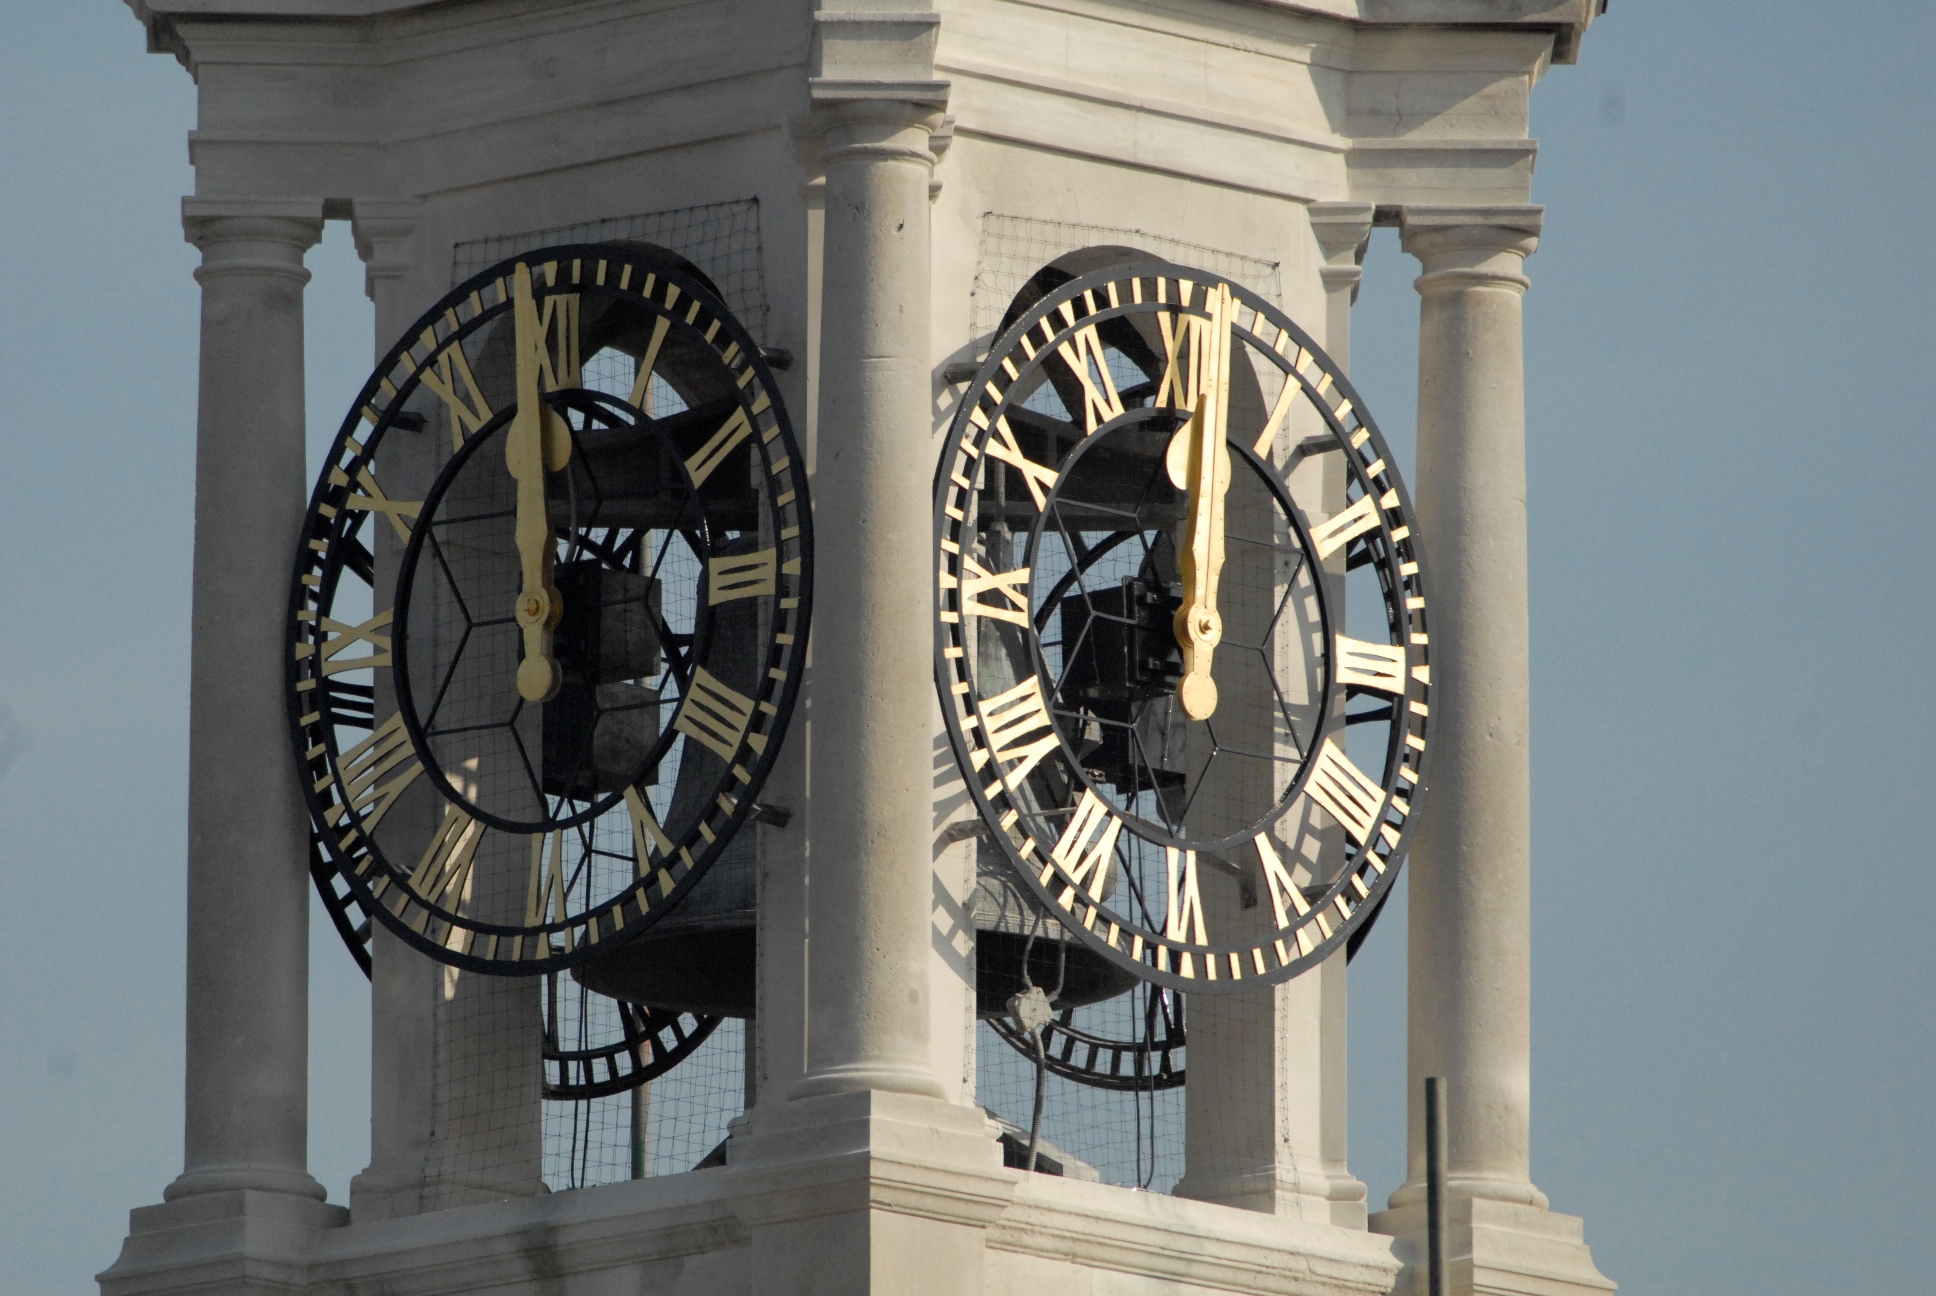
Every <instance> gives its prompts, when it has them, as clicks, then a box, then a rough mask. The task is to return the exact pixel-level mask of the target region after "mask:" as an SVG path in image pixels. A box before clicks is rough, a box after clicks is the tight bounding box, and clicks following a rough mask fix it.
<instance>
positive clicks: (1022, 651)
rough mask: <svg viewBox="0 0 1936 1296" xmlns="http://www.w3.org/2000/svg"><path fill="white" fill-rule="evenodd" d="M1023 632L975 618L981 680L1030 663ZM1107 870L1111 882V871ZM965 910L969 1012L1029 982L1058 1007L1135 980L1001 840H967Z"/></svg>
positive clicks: (1000, 1010) (997, 1002)
mask: <svg viewBox="0 0 1936 1296" xmlns="http://www.w3.org/2000/svg"><path fill="white" fill-rule="evenodd" d="M1023 633H1024V632H1023V631H1022V629H1021V627H1019V626H1011V625H1008V624H1007V623H1005V622H997V621H990V620H988V619H985V618H984V619H982V620H981V622H980V624H979V626H978V634H977V641H976V645H975V655H976V660H977V664H978V666H979V670H980V674H981V677H982V679H983V680H985V681H989V682H991V685H992V686H993V687H997V688H999V687H1005V686H1006V685H1007V684H1012V683H1014V682H1016V681H1019V680H1020V679H1022V678H1023V677H1024V675H1025V674H1026V672H1028V671H1030V670H1032V669H1033V666H1032V665H1031V663H1030V658H1029V649H1028V645H1027V641H1026V640H1025V638H1024V637H1023ZM1018 794H1019V795H1026V792H1025V791H1024V792H1020V793H1018ZM1109 876H1110V881H1111V883H1112V887H1111V889H1113V882H1114V879H1115V874H1114V872H1113V871H1112V872H1111V874H1110V875H1109ZM1108 894H1109V891H1108V890H1105V891H1104V893H1103V895H1104V896H1105V897H1106V896H1107V895H1108ZM968 909H969V912H970V913H971V914H972V916H973V922H974V928H975V1015H976V1016H977V1017H983V1018H988V1017H1000V1016H1002V1015H1004V1014H1006V1013H1007V1012H1008V1011H1009V1007H1008V1001H1009V1000H1010V999H1011V998H1012V997H1014V996H1015V995H1018V994H1021V993H1023V992H1024V991H1025V990H1027V989H1028V988H1029V987H1030V986H1035V987H1038V988H1040V989H1041V990H1042V991H1043V992H1044V993H1045V994H1047V995H1048V998H1049V1003H1050V1005H1051V1006H1052V1007H1054V1008H1055V1009H1056V1010H1057V1011H1060V1010H1061V1009H1064V1008H1080V1007H1083V1006H1084V1005H1086V1004H1093V1003H1100V1002H1102V1001H1103V1000H1105V999H1113V998H1115V997H1116V996H1117V995H1119V994H1122V993H1124V992H1125V991H1127V990H1128V989H1129V988H1130V987H1131V986H1133V985H1135V984H1136V976H1135V974H1134V973H1132V972H1130V971H1128V970H1127V969H1125V968H1122V967H1120V966H1118V965H1117V964H1115V963H1112V962H1111V961H1109V960H1108V959H1106V958H1104V957H1103V956H1102V955H1100V954H1097V953H1095V952H1094V951H1093V950H1091V949H1090V948H1089V947H1088V946H1086V945H1084V944H1083V943H1082V942H1081V941H1079V940H1077V939H1076V938H1075V937H1073V936H1071V935H1070V934H1069V933H1068V931H1067V930H1066V929H1064V927H1063V926H1062V924H1061V923H1060V922H1058V921H1057V920H1056V919H1055V917H1054V916H1053V915H1051V914H1049V913H1048V912H1047V911H1046V910H1044V909H1043V908H1042V906H1041V903H1040V902H1039V901H1038V900H1037V899H1036V898H1035V897H1034V896H1033V895H1032V894H1031V893H1029V892H1028V890H1027V889H1026V888H1025V887H1024V885H1023V883H1022V881H1021V879H1020V878H1018V877H1016V876H1015V870H1014V868H1013V866H1011V865H1010V864H1009V862H1008V861H1007V859H1005V858H1004V857H1003V855H1002V850H1001V847H999V846H997V845H996V844H995V843H994V842H992V841H990V840H988V839H987V838H986V837H985V836H984V837H978V838H977V839H976V842H975V889H974V891H973V893H972V894H971V896H970V897H969V904H968Z"/></svg>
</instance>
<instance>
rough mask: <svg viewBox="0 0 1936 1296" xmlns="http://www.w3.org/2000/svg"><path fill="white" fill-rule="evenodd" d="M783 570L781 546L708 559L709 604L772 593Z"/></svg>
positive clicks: (716, 604) (712, 605)
mask: <svg viewBox="0 0 1936 1296" xmlns="http://www.w3.org/2000/svg"><path fill="white" fill-rule="evenodd" d="M779 570H780V553H779V550H777V549H762V550H760V551H759V552H758V553H752V554H732V555H729V556H727V557H724V558H713V559H710V560H708V561H707V563H706V605H707V606H708V607H717V606H718V605H719V604H721V603H725V602H728V601H729V600H732V599H743V598H754V597H757V596H759V595H763V594H771V593H773V591H774V589H775V588H777V585H778V579H779Z"/></svg>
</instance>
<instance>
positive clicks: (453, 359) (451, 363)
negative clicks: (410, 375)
mask: <svg viewBox="0 0 1936 1296" xmlns="http://www.w3.org/2000/svg"><path fill="white" fill-rule="evenodd" d="M423 340H424V342H425V344H426V345H429V346H433V347H434V346H436V345H437V331H436V330H435V329H425V330H424V334H423ZM421 375H422V377H423V383H424V386H426V387H428V388H430V390H431V391H433V392H436V393H437V396H438V399H440V400H442V401H443V402H444V405H445V407H446V408H447V409H449V410H450V448H451V449H452V450H453V451H456V450H460V449H462V448H463V445H464V442H465V440H466V439H467V438H468V437H470V435H471V434H472V433H474V432H479V431H482V430H483V427H484V425H485V424H486V423H489V422H490V421H491V418H492V416H493V415H494V414H495V413H496V411H495V410H493V409H492V408H491V403H490V402H489V401H487V400H485V399H484V392H483V391H482V389H480V388H479V387H478V385H477V379H476V377H474V376H473V375H472V373H471V362H470V357H469V356H467V355H465V354H464V345H463V343H461V342H452V343H451V344H450V345H449V346H447V347H445V348H444V349H443V350H442V351H439V352H438V353H437V354H436V355H435V356H433V357H432V358H431V361H430V363H429V364H428V365H427V366H425V367H424V369H423V370H422V371H421Z"/></svg>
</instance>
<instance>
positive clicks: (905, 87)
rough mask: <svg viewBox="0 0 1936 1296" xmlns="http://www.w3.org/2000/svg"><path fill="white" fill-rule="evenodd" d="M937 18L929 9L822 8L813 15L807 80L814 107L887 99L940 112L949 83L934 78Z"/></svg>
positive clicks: (939, 21) (937, 37)
mask: <svg viewBox="0 0 1936 1296" xmlns="http://www.w3.org/2000/svg"><path fill="white" fill-rule="evenodd" d="M940 37H941V15H940V14H938V13H934V12H932V11H927V10H889V9H873V8H839V7H832V8H826V9H821V10H819V11H818V12H816V13H815V14H814V15H813V54H812V58H811V60H810V67H811V71H810V73H809V75H808V78H807V88H808V93H809V95H810V96H811V97H812V100H813V102H814V104H815V105H816V106H818V105H820V104H827V103H847V102H852V101H854V100H866V99H885V100H899V101H901V102H904V103H911V104H925V105H927V106H928V107H931V108H940V107H942V106H943V105H945V104H946V103H947V102H948V89H949V83H948V82H947V81H945V80H942V79H939V78H937V77H936V76H935V75H934V53H935V47H936V45H937V44H938V42H939V40H940Z"/></svg>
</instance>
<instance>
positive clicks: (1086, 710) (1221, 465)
mask: <svg viewBox="0 0 1936 1296" xmlns="http://www.w3.org/2000/svg"><path fill="white" fill-rule="evenodd" d="M1038 282H1039V281H1038ZM935 532H936V540H937V550H936V569H937V574H938V577H939V586H940V589H939V597H938V601H937V608H938V613H939V622H938V625H937V644H936V654H937V655H936V659H935V668H936V673H937V678H938V683H939V688H940V691H941V696H942V700H943V712H944V714H945V716H946V719H947V724H948V728H949V732H950V735H951V737H952V739H953V742H954V747H955V751H956V755H957V757H958V759H959V761H960V764H961V767H962V772H963V777H964V779H965V780H966V782H967V784H968V786H969V789H970V791H971V794H972V796H973V799H974V801H975V803H976V805H977V808H978V809H979V811H980V813H981V815H982V817H983V820H984V821H985V824H984V826H985V830H986V831H987V832H988V833H989V835H990V836H991V837H992V838H993V840H994V842H995V843H996V845H997V846H998V847H999V848H1000V850H1001V851H1002V853H1003V854H1004V855H1005V856H1006V857H1007V859H1008V862H1009V863H1010V865H1011V866H1012V867H1013V868H1014V869H1015V870H1016V871H1017V872H1018V873H1019V874H1020V875H1021V878H1022V879H1023V881H1024V882H1025V883H1026V885H1027V886H1028V887H1029V888H1030V889H1031V890H1032V891H1033V892H1034V895H1035V897H1036V900H1037V901H1038V902H1039V903H1040V904H1042V905H1043V906H1044V907H1045V908H1047V909H1048V910H1049V911H1050V912H1052V913H1054V914H1055V915H1056V917H1057V918H1059V919H1060V920H1061V921H1062V922H1063V924H1064V925H1065V926H1067V927H1068V928H1069V929H1070V930H1071V931H1072V932H1074V933H1075V934H1076V935H1077V936H1078V937H1079V938H1080V939H1081V940H1083V941H1084V942H1085V943H1087V944H1088V945H1089V946H1090V947H1091V948H1093V949H1095V950H1097V951H1099V952H1101V953H1103V954H1104V955H1106V956H1107V957H1109V958H1112V959H1115V960H1117V961H1119V962H1121V963H1124V964H1127V965H1128V966H1130V967H1131V968H1133V969H1134V970H1135V971H1136V972H1137V974H1138V975H1140V976H1143V977H1145V978H1147V979H1149V980H1152V981H1156V982H1159V983H1161V984H1163V985H1166V986H1169V987H1172V988H1176V989H1189V990H1191V991H1193V992H1216V991H1219V990H1236V989H1240V988H1242V987H1243V986H1245V985H1247V984H1251V983H1255V982H1259V981H1278V980H1284V979H1287V978H1289V977H1292V976H1295V975H1296V974H1297V973H1299V972H1301V971H1303V970H1304V969H1306V968H1307V967H1310V966H1312V965H1313V964H1315V963H1316V962H1318V961H1320V960H1322V959H1324V958H1326V957H1328V956H1329V955H1330V954H1331V952H1332V951H1333V950H1335V949H1337V948H1339V947H1340V946H1342V945H1343V944H1344V943H1345V942H1346V941H1347V940H1348V939H1349V938H1350V936H1351V934H1352V933H1353V931H1354V930H1355V929H1356V928H1357V927H1358V926H1359V925H1360V924H1362V923H1363V922H1364V921H1365V920H1366V919H1367V918H1368V917H1369V916H1370V915H1371V914H1372V913H1374V912H1375V911H1376V908H1377V905H1378V903H1379V902H1380V901H1381V900H1382V899H1383V897H1384V894H1385V891H1386V890H1387V889H1388V888H1389V887H1390V886H1391V884H1392V881H1393V879H1394V878H1395V876H1396V874H1397V869H1398V864H1399V861H1400V858H1401V852H1402V849H1403V847H1404V844H1405V839H1406V835H1407V832H1408V830H1409V826H1410V823H1411V820H1412V817H1413V815H1414V813H1415V812H1416V809H1417V802H1418V797H1419V790H1420V787H1421V781H1422V777H1423V768H1424V759H1425V753H1426V750H1427V745H1426V730H1427V725H1428V721H1429V718H1430V709H1429V698H1428V694H1429V687H1430V679H1431V675H1430V665H1429V661H1428V653H1429V651H1430V638H1429V634H1428V632H1427V629H1426V602H1425V591H1424V586H1423V575H1422V573H1421V570H1420V560H1419V553H1418V541H1417V538H1416V536H1415V534H1414V525H1413V522H1412V520H1411V513H1410V506H1409V504H1408V503H1407V500H1406V497H1405V490H1404V487H1403V485H1402V484H1401V483H1400V482H1399V480H1398V476H1397V473H1396V471H1395V470H1394V469H1393V467H1392V463H1391V457H1390V455H1389V453H1388V452H1387V451H1386V448H1385V445H1384V442H1383V440H1382V438H1381V437H1380V436H1379V434H1378V431H1377V429H1376V427H1374V426H1373V425H1372V423H1371V422H1370V419H1369V417H1368V416H1367V414H1366V413H1365V411H1364V409H1363V406H1362V403H1361V402H1360V400H1359V399H1358V397H1357V394H1356V393H1355V392H1354V391H1353V390H1352V388H1351V386H1350V384H1349V383H1347V382H1346V381H1345V379H1344V377H1343V375H1342V374H1341V373H1340V372H1339V371H1338V369H1337V368H1336V366H1335V365H1333V364H1332V363H1331V361H1330V360H1329V359H1328V358H1327V357H1325V355H1324V354H1323V353H1322V352H1321V351H1320V350H1319V349H1318V347H1317V346H1316V344H1315V343H1314V342H1312V341H1311V339H1310V338H1309V337H1308V336H1306V335H1305V334H1304V333H1303V332H1302V331H1301V330H1299V329H1298V328H1297V327H1296V326H1295V325H1294V324H1292V323H1291V321H1290V320H1289V319H1288V318H1287V317H1286V316H1285V315H1284V314H1283V312H1281V311H1279V310H1278V309H1277V308H1276V307H1275V306H1272V305H1271V304H1269V303H1268V302H1266V301H1264V300H1263V299H1262V298H1260V297H1258V296H1257V295H1256V294H1254V293H1252V292H1249V291H1248V290H1246V289H1244V288H1242V287H1240V286H1238V285H1236V284H1231V283H1228V282H1226V281H1223V280H1221V279H1219V278H1217V277H1216V276H1215V275H1211V274H1208V273H1206V272H1200V271H1194V270H1189V269H1184V268H1180V267H1177V266H1172V265H1165V264H1137V265H1123V266H1117V267H1112V268H1109V269H1104V270H1099V271H1096V272H1094V273H1092V274H1089V275H1086V276H1084V277H1082V278H1080V279H1075V280H1073V281H1070V282H1066V283H1064V284H1062V286H1060V287H1058V288H1055V289H1054V290H1053V291H1051V292H1049V293H1048V294H1047V295H1046V296H1044V297H1042V298H1041V300H1039V301H1037V302H1035V303H1033V304H1032V306H1031V307H1030V308H1029V309H1027V310H1026V311H1025V312H1024V313H1022V314H1021V316H1020V318H1018V319H1017V320H1016V321H1015V323H1014V325H1013V326H1012V327H1011V328H1009V329H1008V330H1007V332H1006V333H1005V334H1004V336H1003V337H1002V338H1001V339H1000V341H999V342H998V343H997V344H996V346H995V347H994V349H993V351H992V352H991V354H990V356H989V359H988V361H987V362H986V363H985V364H984V365H983V366H982V368H981V371H980V372H979V373H978V374H977V375H976V377H975V380H974V383H973V386H972V387H971V388H970V389H969V391H968V393H967V395H966V396H965V397H964V398H963V400H962V404H961V408H960V410H959V412H958V414H957V417H956V419H955V423H954V426H953V428H952V430H951V432H950V435H949V439H948V442H947V446H946V448H945V450H944V452H943V457H942V461H941V464H940V469H939V471H938V473H937V474H936V483H935ZM1347 592H1349V598H1348V599H1347ZM1347 604H1348V606H1349V609H1350V614H1351V615H1350V619H1349V622H1348V623H1347V620H1346V617H1345V610H1346V607H1347Z"/></svg>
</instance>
